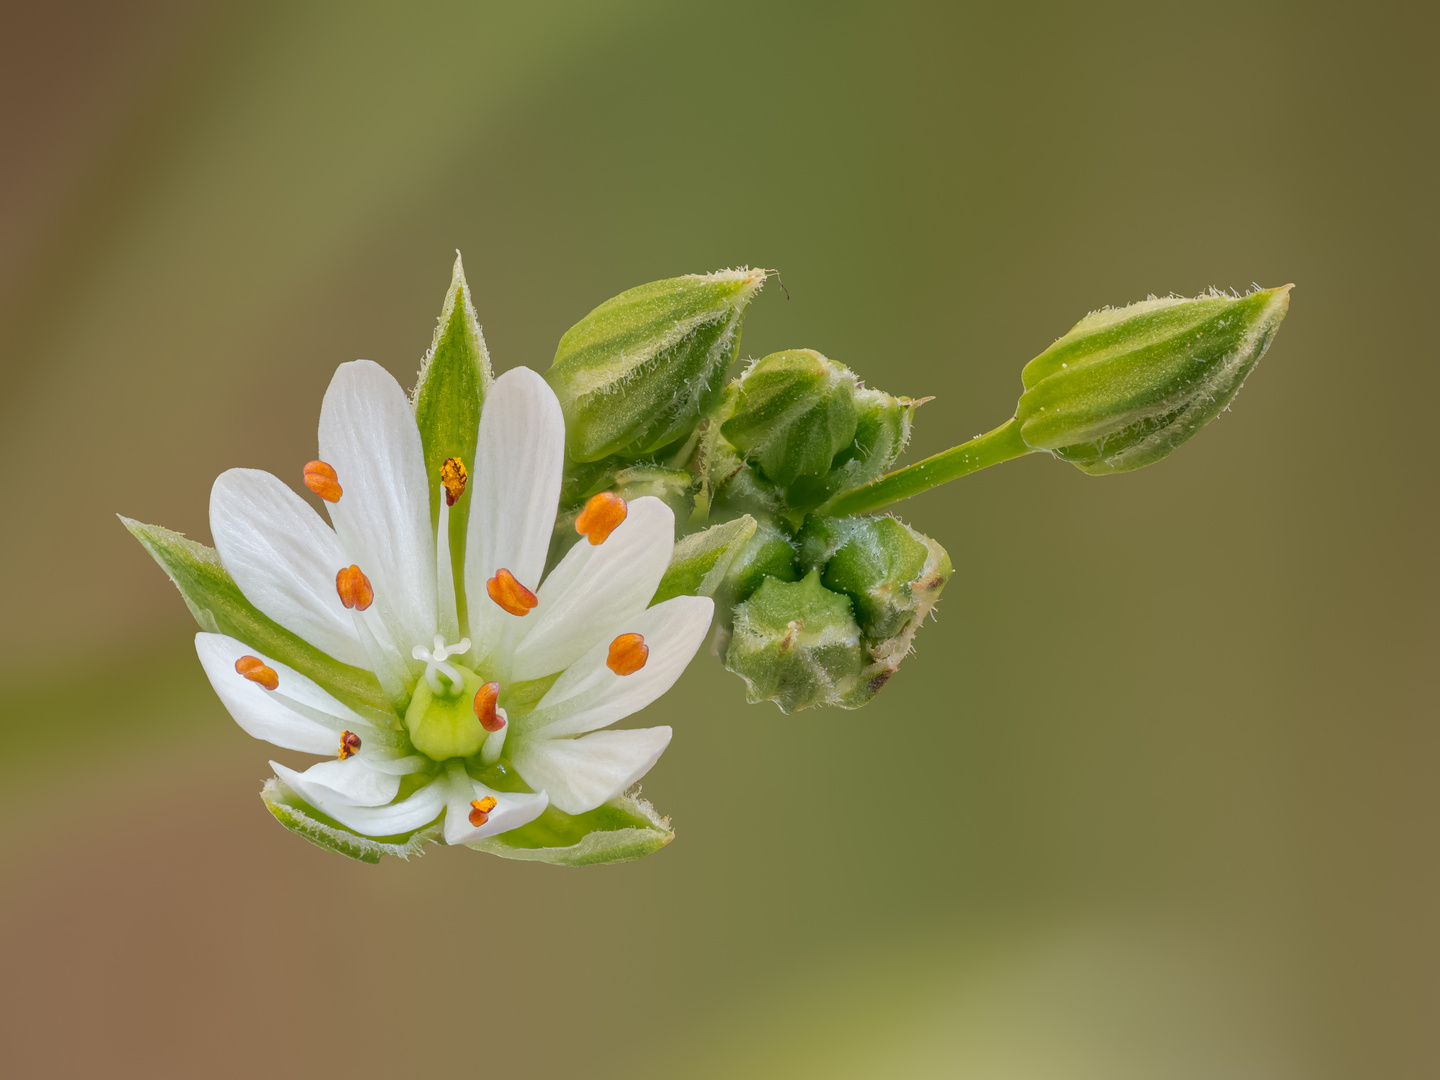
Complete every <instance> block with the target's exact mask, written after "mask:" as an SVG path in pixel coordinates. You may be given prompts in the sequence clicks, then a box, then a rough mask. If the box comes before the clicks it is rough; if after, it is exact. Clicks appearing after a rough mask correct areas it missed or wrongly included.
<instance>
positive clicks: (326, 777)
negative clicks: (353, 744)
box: [299, 750, 400, 810]
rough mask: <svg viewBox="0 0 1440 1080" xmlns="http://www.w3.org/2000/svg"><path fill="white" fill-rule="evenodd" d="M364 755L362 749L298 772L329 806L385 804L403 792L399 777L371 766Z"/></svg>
mask: <svg viewBox="0 0 1440 1080" xmlns="http://www.w3.org/2000/svg"><path fill="white" fill-rule="evenodd" d="M365 758H366V755H365V753H364V751H363V750H362V751H361V752H360V753H359V754H356V755H355V756H354V757H351V758H349V759H347V760H345V761H322V762H320V763H319V764H318V765H311V766H310V768H308V769H306V770H305V771H304V772H303V773H300V774H299V775H300V776H302V777H304V779H305V783H306V785H307V789H308V790H309V791H311V792H313V793H314V794H315V795H316V796H317V797H319V798H323V799H324V800H325V802H326V804H327V805H328V804H339V805H344V806H383V805H384V804H385V803H388V802H390V801H391V800H392V799H394V798H395V796H396V794H397V793H398V792H399V791H400V777H399V776H397V775H393V774H391V773H386V772H381V771H378V770H375V769H372V768H370V766H369V763H368V762H367V761H366V760H365ZM312 805H314V804H312ZM318 809H322V810H323V809H324V807H323V806H321V807H318Z"/></svg>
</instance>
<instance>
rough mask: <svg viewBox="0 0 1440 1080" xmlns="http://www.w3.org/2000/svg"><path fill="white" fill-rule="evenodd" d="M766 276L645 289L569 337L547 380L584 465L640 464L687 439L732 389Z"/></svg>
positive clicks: (689, 278)
mask: <svg viewBox="0 0 1440 1080" xmlns="http://www.w3.org/2000/svg"><path fill="white" fill-rule="evenodd" d="M764 282H765V271H763V270H748V269H742V270H719V271H716V272H715V273H713V274H688V275H685V276H684V277H677V278H667V279H665V280H664V281H652V282H650V283H649V284H648V285H640V286H638V287H636V288H634V289H630V290H628V291H626V292H623V293H621V294H620V295H619V296H617V297H614V298H613V299H611V300H607V301H606V302H605V303H603V304H601V305H600V306H599V307H597V308H596V309H595V310H594V311H592V312H590V314H589V315H586V316H585V318H583V319H581V320H580V321H579V322H578V323H576V324H575V325H574V326H572V327H571V328H570V329H569V330H568V331H566V333H565V336H564V337H562V338H561V339H560V346H559V348H558V349H556V351H555V360H554V363H553V364H552V365H551V367H550V370H549V371H548V372H547V373H546V375H545V377H546V379H548V380H549V382H550V385H551V386H552V387H553V388H554V390H555V393H556V395H557V396H558V397H559V398H560V407H561V408H562V409H563V410H564V413H565V443H566V447H567V449H568V451H569V454H570V457H571V458H572V459H573V460H574V461H576V462H587V461H597V460H599V459H600V458H603V457H606V456H608V455H611V454H622V455H623V456H625V457H630V458H636V457H642V456H644V455H646V454H650V453H653V452H654V451H656V450H658V449H660V448H662V447H666V446H669V445H670V444H672V443H675V442H679V441H680V440H682V439H685V438H687V437H688V436H689V435H690V433H691V432H692V431H693V430H694V428H695V425H696V423H697V422H698V421H699V419H700V416H701V414H702V413H703V412H705V411H707V410H709V409H710V408H711V406H712V405H714V403H715V402H716V401H717V400H718V399H719V397H720V395H721V394H722V393H723V391H724V388H725V372H726V371H727V370H728V369H729V367H730V365H731V363H732V362H733V361H734V359H735V353H736V350H737V349H738V348H739V346H740V328H741V324H742V323H743V321H744V317H745V308H746V306H747V305H748V304H749V303H750V301H751V300H752V299H754V297H755V295H756V294H757V293H758V292H759V291H760V288H761V286H762V285H763V284H764Z"/></svg>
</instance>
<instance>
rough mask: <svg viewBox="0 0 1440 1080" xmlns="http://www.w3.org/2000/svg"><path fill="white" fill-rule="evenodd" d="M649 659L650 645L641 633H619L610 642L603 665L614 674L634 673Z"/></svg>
mask: <svg viewBox="0 0 1440 1080" xmlns="http://www.w3.org/2000/svg"><path fill="white" fill-rule="evenodd" d="M649 659H650V646H649V645H646V644H645V638H644V636H643V635H641V634H621V635H620V636H619V637H617V638H616V639H615V640H614V641H612V642H610V655H609V656H607V657H606V658H605V666H606V667H608V668H609V669H610V670H611V671H613V672H614V673H615V674H616V675H634V674H635V672H637V671H639V670H640V669H641V668H643V667H644V666H645V661H647V660H649Z"/></svg>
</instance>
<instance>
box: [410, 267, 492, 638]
mask: <svg viewBox="0 0 1440 1080" xmlns="http://www.w3.org/2000/svg"><path fill="white" fill-rule="evenodd" d="M492 379H493V375H492V374H491V370H490V354H489V352H488V351H486V348H485V336H484V334H482V333H481V332H480V322H479V320H478V319H477V318H476V315H475V306H474V304H473V303H472V302H471V296H470V286H469V284H468V283H467V282H466V281H465V267H464V266H463V265H462V264H461V261H460V255H459V253H458V252H457V253H456V255H455V268H454V271H453V272H452V274H451V278H450V289H449V291H447V292H446V294H445V304H444V306H443V307H442V308H441V310H440V319H439V322H438V323H437V324H436V326H435V336H434V338H433V339H432V340H431V342H430V351H429V352H427V353H426V354H425V359H424V360H423V361H421V364H420V375H419V378H418V379H417V381H416V383H415V393H414V404H415V423H416V424H417V425H418V426H419V428H420V445H421V447H422V449H423V452H424V455H425V473H426V475H427V476H428V477H429V478H430V523H431V525H432V526H434V525H437V524H438V523H439V520H440V502H441V498H442V494H441V473H440V470H441V468H442V467H443V466H444V464H445V462H446V461H447V460H448V459H449V458H458V459H459V460H460V463H461V464H462V465H463V466H464V467H465V470H466V472H467V473H469V472H473V471H474V469H475V442H476V438H477V435H478V433H479V430H480V408H481V406H482V405H483V404H484V401H485V393H486V391H487V390H489V388H490V383H491V381H492ZM452 483H453V478H452ZM469 519H470V496H469V493H468V490H466V491H462V492H461V494H460V495H459V497H458V499H457V500H456V501H455V502H454V503H453V504H452V505H451V506H450V530H449V532H450V560H451V566H452V569H453V571H454V576H455V595H456V596H457V597H463V596H464V595H465V588H464V580H465V579H464V573H465V535H466V523H467V522H468V521H469ZM462 616H463V613H462Z"/></svg>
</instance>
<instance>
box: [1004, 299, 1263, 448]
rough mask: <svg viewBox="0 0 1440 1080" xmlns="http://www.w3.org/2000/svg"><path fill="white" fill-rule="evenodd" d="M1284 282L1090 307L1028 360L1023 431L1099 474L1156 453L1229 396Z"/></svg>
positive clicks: (1254, 357)
mask: <svg viewBox="0 0 1440 1080" xmlns="http://www.w3.org/2000/svg"><path fill="white" fill-rule="evenodd" d="M1290 289H1291V286H1289V285H1285V286H1282V287H1281V288H1278V289H1260V290H1257V291H1256V292H1252V293H1250V294H1249V295H1247V296H1225V295H1223V294H1220V293H1215V294H1212V295H1207V296H1200V297H1196V298H1195V299H1184V298H1178V297H1172V298H1169V299H1164V300H1145V301H1141V302H1140V303H1136V304H1131V305H1130V306H1129V307H1124V308H1118V309H1106V310H1103V311H1097V312H1094V313H1093V314H1091V315H1087V316H1086V317H1085V318H1083V319H1081V320H1080V321H1079V322H1078V323H1076V324H1075V325H1074V326H1073V327H1072V328H1071V330H1070V332H1069V333H1067V334H1066V335H1065V336H1064V337H1062V338H1061V339H1060V340H1059V341H1057V342H1055V344H1054V345H1051V346H1050V348H1048V349H1046V350H1045V351H1044V352H1043V353H1041V354H1040V355H1039V356H1037V357H1036V358H1035V359H1034V360H1031V361H1030V363H1028V364H1026V365H1025V370H1024V372H1022V379H1023V381H1024V384H1025V393H1024V394H1023V395H1022V396H1021V398H1020V402H1019V405H1018V406H1017V407H1016V413H1015V415H1016V418H1017V419H1018V421H1019V422H1020V435H1021V437H1022V438H1023V439H1024V441H1025V443H1026V445H1027V446H1029V447H1031V448H1032V449H1036V450H1048V451H1050V452H1052V453H1053V454H1055V456H1056V457H1059V458H1063V459H1065V460H1066V461H1069V462H1071V463H1073V464H1074V465H1075V466H1077V467H1078V468H1080V469H1081V470H1083V471H1084V472H1087V473H1092V474H1095V475H1103V474H1105V473H1114V472H1128V471H1129V470H1131V469H1138V468H1141V467H1142V466H1145V465H1149V464H1152V463H1153V462H1156V461H1159V460H1160V459H1161V458H1163V457H1165V456H1166V455H1168V454H1170V453H1171V452H1172V451H1174V450H1175V449H1176V447H1178V446H1179V445H1180V444H1181V443H1183V442H1186V441H1187V440H1189V439H1190V438H1192V437H1193V436H1194V435H1195V434H1196V433H1197V432H1199V430H1200V429H1201V428H1203V427H1204V426H1205V425H1206V424H1208V423H1209V422H1210V421H1211V420H1213V419H1215V417H1216V416H1217V415H1219V413H1220V412H1221V411H1222V410H1223V409H1225V408H1226V407H1227V406H1228V405H1229V404H1230V402H1231V401H1232V400H1233V399H1234V397H1235V395H1236V394H1237V393H1238V392H1239V391H1240V386H1241V384H1242V383H1244V381H1245V377H1246V376H1247V375H1249V374H1250V372H1251V371H1252V370H1253V369H1254V367H1255V365H1256V364H1257V363H1258V362H1259V360H1260V358H1261V356H1263V355H1264V354H1265V350H1266V349H1267V348H1269V346H1270V342H1271V340H1272V339H1273V338H1274V336H1275V332H1276V331H1277V330H1278V329H1279V328H1280V322H1281V320H1283V319H1284V318H1285V313H1286V311H1287V310H1288V309H1289V306H1290V295H1289V294H1290Z"/></svg>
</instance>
